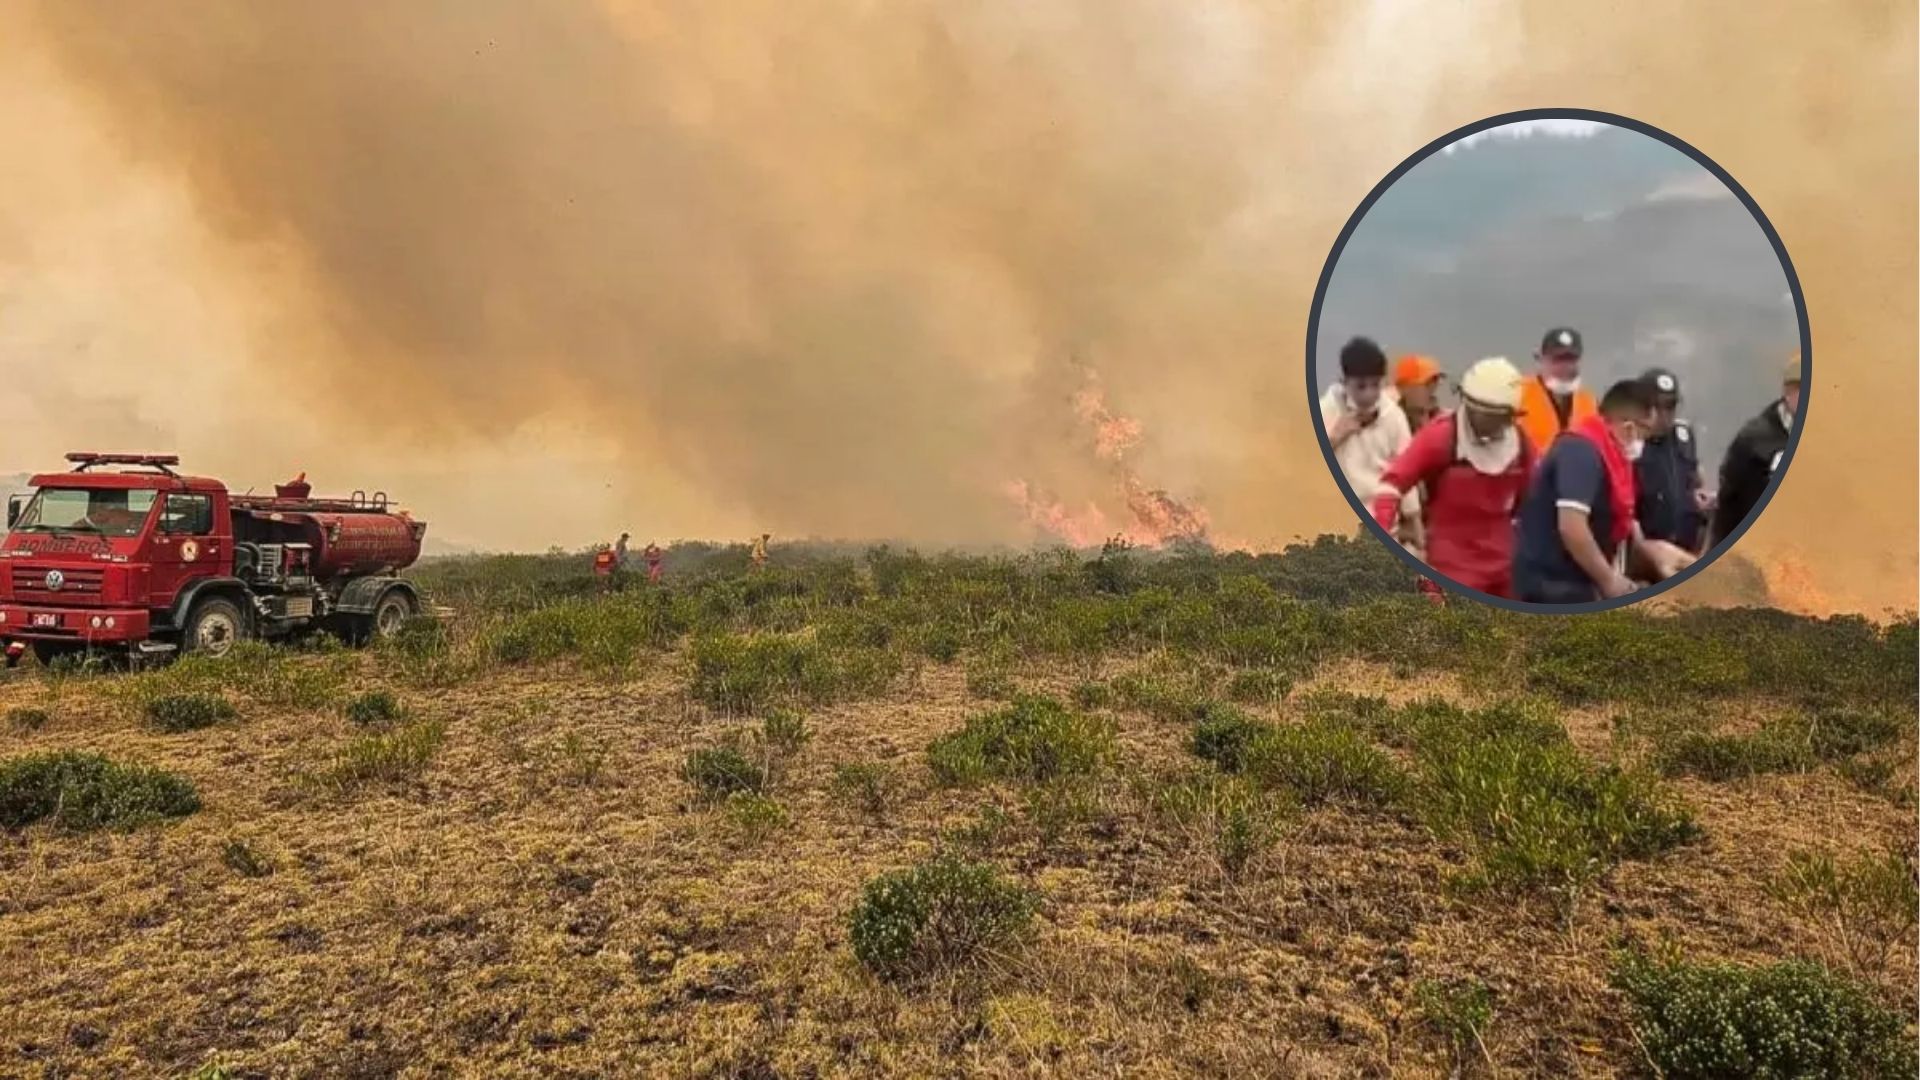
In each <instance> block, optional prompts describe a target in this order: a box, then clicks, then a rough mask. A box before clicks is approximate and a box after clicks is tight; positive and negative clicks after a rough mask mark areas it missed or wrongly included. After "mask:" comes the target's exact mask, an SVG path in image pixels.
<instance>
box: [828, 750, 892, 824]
mask: <svg viewBox="0 0 1920 1080" xmlns="http://www.w3.org/2000/svg"><path fill="white" fill-rule="evenodd" d="M899 786H900V784H899V778H898V777H897V776H896V775H895V774H894V771H893V770H892V769H891V768H889V767H888V766H886V765H883V764H881V763H879V762H876V761H868V762H856V763H854V764H850V765H841V766H839V767H838V768H836V769H835V770H834V773H833V790H834V793H835V794H837V795H839V796H840V797H841V798H843V799H846V800H848V801H850V802H852V803H854V804H855V805H857V806H859V807H860V809H862V810H865V811H866V812H867V813H869V814H872V815H874V816H875V817H878V816H880V815H882V814H885V813H886V812H887V810H888V809H889V808H890V807H891V806H892V805H893V800H894V796H895V794H896V793H897V792H898V790H899Z"/></svg>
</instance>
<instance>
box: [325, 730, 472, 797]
mask: <svg viewBox="0 0 1920 1080" xmlns="http://www.w3.org/2000/svg"><path fill="white" fill-rule="evenodd" d="M445 738H446V724H445V723H444V722H442V721H439V720H426V721H422V722H420V723H416V724H412V725H409V726H407V727H402V728H395V729H394V730H392V731H384V732H378V733H375V734H370V735H362V736H360V737H358V738H356V739H354V740H353V741H351V742H349V743H347V745H346V746H345V747H343V748H342V749H341V750H340V751H339V752H338V753H336V754H335V755H334V756H333V760H332V761H331V762H329V763H328V765H327V767H326V768H325V769H324V770H323V771H322V772H321V774H320V779H321V781H322V782H324V783H326V784H330V785H332V786H334V787H339V788H351V787H357V786H359V785H362V784H370V783H399V782H402V781H405V780H409V779H413V778H414V777H417V776H418V775H419V774H420V773H422V772H424V771H426V768H427V766H428V765H429V764H431V763H432V761H433V756H434V754H435V753H437V752H438V751H439V749H440V744H441V742H442V741H443V740H444V739H445Z"/></svg>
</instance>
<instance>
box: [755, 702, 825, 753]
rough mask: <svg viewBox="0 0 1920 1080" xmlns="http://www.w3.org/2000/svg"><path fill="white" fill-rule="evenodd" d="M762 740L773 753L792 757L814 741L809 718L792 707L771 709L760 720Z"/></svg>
mask: <svg viewBox="0 0 1920 1080" xmlns="http://www.w3.org/2000/svg"><path fill="white" fill-rule="evenodd" d="M760 741H761V743H762V744H764V745H765V746H766V747H767V748H768V749H769V750H771V751H772V752H773V753H775V754H778V755H780V756H782V757H791V756H793V755H794V754H797V753H799V752H800V751H801V750H802V749H804V748H805V747H806V745H807V744H808V743H810V742H812V741H813V732H812V731H811V730H809V729H808V727H807V718H806V717H804V716H801V715H800V714H799V713H797V712H794V711H792V710H791V709H769V710H768V711H767V714H766V715H765V716H764V717H762V718H761V720H760Z"/></svg>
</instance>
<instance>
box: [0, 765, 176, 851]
mask: <svg viewBox="0 0 1920 1080" xmlns="http://www.w3.org/2000/svg"><path fill="white" fill-rule="evenodd" d="M198 809H200V796H199V794H198V793H197V792H195V791H194V788H193V785H192V784H191V783H188V782H187V781H186V780H184V779H182V778H180V777H178V776H175V775H173V774H172V773H168V772H163V771H161V770H159V769H155V768H150V767H147V766H144V765H123V764H120V763H118V762H114V761H110V760H108V759H107V758H104V757H102V756H100V755H99V754H88V753H79V752H75V751H71V750H69V751H62V752H59V753H53V754H32V755H28V756H25V757H17V758H13V759H11V760H8V761H6V762H0V827H4V828H8V829H22V828H25V827H27V826H28V825H32V824H34V823H36V822H41V821H48V822H52V823H53V824H54V825H57V826H59V827H61V828H64V829H69V830H72V831H75V832H84V831H88V830H92V829H106V828H131V827H133V826H136V825H142V824H146V823H148V822H151V821H157V820H160V819H164V818H179V817H185V816H187V815H188V814H191V813H193V812H195V811H196V810H198Z"/></svg>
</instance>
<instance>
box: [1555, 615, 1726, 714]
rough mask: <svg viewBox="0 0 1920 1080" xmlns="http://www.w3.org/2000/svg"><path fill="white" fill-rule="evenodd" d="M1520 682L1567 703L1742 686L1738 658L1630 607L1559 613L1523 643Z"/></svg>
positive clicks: (1713, 641) (1692, 694) (1681, 695)
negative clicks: (1523, 668)
mask: <svg viewBox="0 0 1920 1080" xmlns="http://www.w3.org/2000/svg"><path fill="white" fill-rule="evenodd" d="M1528 654H1529V655H1528V657H1527V660H1526V673H1527V681H1528V682H1529V684H1530V685H1532V686H1533V687H1535V688H1537V689H1540V690H1543V691H1546V692H1548V693H1551V694H1555V695H1558V696H1560V697H1562V698H1565V699H1566V700H1568V701H1573V702H1597V701H1645V702H1649V703H1660V702H1669V701H1673V700H1676V699H1687V698H1697V697H1710V696H1714V695H1719V694H1725V693H1730V692H1732V691H1735V690H1738V689H1740V688H1741V687H1743V686H1744V685H1746V680H1747V674H1748V672H1747V664H1746V657H1745V654H1743V653H1742V652H1741V651H1740V650H1738V649H1736V648H1734V647H1733V646H1731V645H1729V644H1727V643H1726V642H1724V641H1722V640H1720V639H1718V638H1713V637H1707V636H1700V635H1694V634H1689V633H1686V632H1685V631H1684V630H1683V629H1682V628H1681V626H1680V624H1677V623H1675V622H1674V621H1672V620H1668V619H1660V618H1652V617H1648V616H1644V615H1640V614H1637V613H1632V612H1604V613H1601V614H1596V615H1579V616H1573V617H1570V618H1563V619H1561V620H1560V621H1559V625H1558V626H1556V627H1554V628H1553V629H1551V630H1549V631H1547V632H1546V633H1544V634H1542V635H1540V636H1538V637H1537V638H1536V639H1534V641H1533V642H1532V644H1531V645H1530V647H1529V649H1528Z"/></svg>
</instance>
